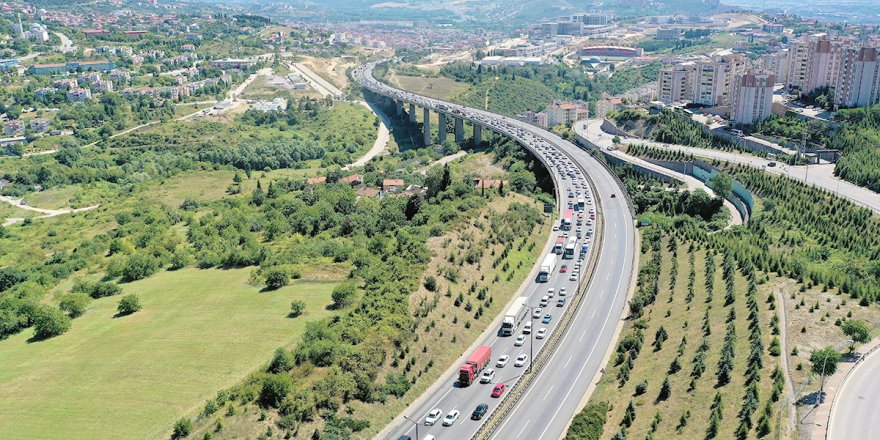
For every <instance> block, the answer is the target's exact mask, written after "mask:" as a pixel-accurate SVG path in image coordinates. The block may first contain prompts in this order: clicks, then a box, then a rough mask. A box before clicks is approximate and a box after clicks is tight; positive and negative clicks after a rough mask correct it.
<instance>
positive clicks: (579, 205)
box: [574, 197, 587, 211]
mask: <svg viewBox="0 0 880 440" xmlns="http://www.w3.org/2000/svg"><path fill="white" fill-rule="evenodd" d="M586 205H587V202H586V201H584V198H583V197H580V198H578V202H577V205H575V207H574V209H575V210H577V211H583V210H584V207H585V206H586Z"/></svg>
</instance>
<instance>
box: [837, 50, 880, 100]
mask: <svg viewBox="0 0 880 440" xmlns="http://www.w3.org/2000/svg"><path fill="white" fill-rule="evenodd" d="M840 58H841V61H840V72H839V76H838V81H837V87H836V88H835V93H834V99H835V103H836V104H838V105H841V106H844V107H862V106H866V105H872V104H876V103H878V102H880V49H878V48H877V47H847V48H845V49H844V50H843V53H842V55H841V57H840Z"/></svg>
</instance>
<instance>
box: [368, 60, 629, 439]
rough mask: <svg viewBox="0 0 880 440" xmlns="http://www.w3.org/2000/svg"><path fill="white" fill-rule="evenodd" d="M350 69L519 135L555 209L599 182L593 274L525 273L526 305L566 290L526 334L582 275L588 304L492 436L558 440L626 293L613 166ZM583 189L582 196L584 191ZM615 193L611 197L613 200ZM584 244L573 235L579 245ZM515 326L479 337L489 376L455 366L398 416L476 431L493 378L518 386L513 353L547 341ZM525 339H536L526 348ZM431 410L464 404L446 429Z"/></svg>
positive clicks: (620, 205)
mask: <svg viewBox="0 0 880 440" xmlns="http://www.w3.org/2000/svg"><path fill="white" fill-rule="evenodd" d="M353 76H354V78H355V80H356V81H358V82H359V83H361V84H362V85H365V86H366V87H367V88H369V89H371V90H373V91H374V92H377V93H379V94H383V95H385V96H390V97H392V98H394V99H398V100H403V101H406V102H414V103H415V104H417V105H419V106H427V107H429V108H432V109H433V110H442V111H444V113H447V114H450V115H452V116H458V117H463V118H464V119H467V120H470V121H472V122H473V121H476V122H477V123H478V124H480V125H481V126H483V127H484V129H485V128H490V129H492V130H493V131H496V132H500V133H504V134H508V135H511V136H512V137H514V138H517V139H518V140H519V141H520V143H521V144H523V145H524V146H526V148H529V149H530V150H532V151H533V153H535V154H536V156H537V157H538V158H539V159H540V160H542V162H544V164H545V166H547V168H548V169H549V170H550V171H551V173H552V174H553V176H554V181H555V182H556V186H557V191H558V196H559V198H560V199H561V201H562V203H560V208H563V207H564V206H565V205H566V203H565V201H567V200H569V197H568V192H569V191H568V189H569V188H571V187H572V186H573V185H574V184H573V182H577V181H578V180H580V179H581V178H582V177H583V175H584V173H585V174H586V176H588V178H589V179H590V180H591V181H592V184H593V185H594V187H595V188H596V191H597V192H596V193H595V194H593V199H592V200H590V203H589V204H587V205H586V207H585V209H586V211H587V212H589V209H591V208H593V209H595V210H596V211H597V215H599V216H602V219H603V221H604V232H603V234H602V235H601V236H600V237H595V239H596V240H598V241H600V242H601V243H600V246H601V248H600V249H599V253H598V255H597V258H598V259H599V261H598V265H597V269H596V272H595V274H594V276H593V278H592V279H591V280H577V281H572V280H570V279H569V274H568V273H559V269H560V265H561V264H567V265H568V268H569V270H570V269H571V268H572V266H573V264H574V262H575V261H577V260H563V261H561V262H560V263H558V264H557V267H556V269H555V270H554V271H553V275H552V276H551V278H550V280H549V282H546V283H537V282H535V280H531V279H530V280H527V281H526V282H527V283H529V284H528V285H527V286H526V289H525V290H524V291H523V292H522V295H524V296H528V297H529V298H530V299H529V301H528V304H530V305H532V306H537V305H538V302H539V300H540V298H541V297H542V296H544V295H545V294H547V291H548V289H549V288H554V289H555V290H556V292H559V291H560V289H561V288H563V287H564V288H566V290H567V296H566V297H565V298H567V299H566V303H565V305H564V306H563V307H557V306H556V301H557V299H558V298H559V297H560V296H559V295H558V294H556V295H555V296H554V297H553V298H551V302H550V304H549V306H548V307H545V308H544V311H543V313H542V315H543V314H546V313H550V314H551V315H552V318H551V320H550V322H549V323H546V324H545V323H541V319H540V318H539V319H535V320H534V323H533V332H532V334H531V335H529V336H530V337H531V336H535V334H536V332H537V331H538V329H540V328H542V327H543V328H546V329H547V331H548V337H549V332H553V331H554V329H555V326H556V325H557V321H558V318H559V316H560V315H561V314H562V312H563V311H564V310H565V309H566V308H567V307H569V305H570V303H571V298H572V295H573V294H574V293H575V292H576V286H577V283H579V282H581V281H583V282H588V283H589V288H588V290H587V291H586V293H584V294H585V295H587V298H586V301H585V303H583V304H582V305H581V307H580V308H579V309H578V310H577V311H576V315H575V316H574V319H573V322H572V325H571V327H570V328H569V330H568V332H567V333H566V334H565V336H564V338H563V339H562V340H561V342H560V345H559V346H558V347H557V348H556V350H555V352H554V353H553V355H552V357H551V358H550V360H549V361H548V362H547V363H546V364H545V365H544V367H543V369H542V371H541V372H539V376H538V377H537V378H536V381H535V382H534V384H533V385H532V387H530V389H529V391H528V394H527V395H526V396H525V398H523V399H521V400H520V401H519V402H518V405H517V406H516V407H515V409H514V410H513V412H512V414H511V415H510V416H509V417H507V419H506V421H505V423H504V424H503V425H502V426H500V428H499V429H498V431H497V432H496V433H495V435H494V438H498V439H515V438H523V439H540V438H554V439H555V438H558V437H559V436H560V435H561V434H562V433H563V430H564V429H565V426H566V425H567V424H568V422H569V420H571V417H572V416H573V415H574V413H575V411H576V407H577V406H578V404H579V402H580V401H581V400H582V398H583V397H584V394H585V393H586V391H587V389H588V387H589V386H590V382H591V380H592V378H593V376H594V375H595V374H596V373H597V372H598V371H599V369H600V368H602V363H603V359H604V356H605V353H606V352H607V350H609V349H610V348H611V344H612V341H613V339H614V333H615V329H616V327H617V324H618V322H619V320H620V318H621V316H622V313H623V306H624V303H625V300H626V296H627V293H628V292H629V287H630V282H631V280H632V275H633V270H634V265H633V263H634V253H635V248H634V243H635V237H634V226H633V225H634V219H633V217H632V215H631V213H630V211H629V208H628V207H627V206H626V201H625V198H624V197H623V193H622V191H623V190H622V189H621V188H620V187H618V186H617V182H616V181H615V179H614V178H613V176H612V175H611V174H610V172H609V171H607V170H606V169H605V168H604V167H602V165H600V164H599V163H598V162H597V161H596V160H595V159H593V158H592V157H590V156H589V155H588V154H587V153H585V152H583V151H582V150H580V149H579V148H577V147H576V146H574V145H573V144H571V143H569V142H567V141H564V140H563V139H561V138H559V137H558V136H555V135H553V134H551V133H549V132H547V131H545V130H541V129H539V128H537V127H534V126H532V125H529V124H525V123H523V122H520V121H516V120H513V119H511V118H507V117H502V116H499V115H496V114H493V113H489V112H485V111H481V110H477V109H471V108H465V107H461V106H457V105H453V104H449V103H444V102H442V101H437V100H433V99H430V98H426V97H423V96H420V95H415V94H412V93H408V92H404V91H401V90H397V89H392V88H390V87H388V86H386V85H383V84H378V83H377V82H376V81H375V80H374V79H373V78H372V68H371V67H370V66H366V67H362V68H360V69H356V70H355V71H354V72H353ZM572 159H573V160H572ZM572 176H574V177H572ZM572 189H573V190H575V191H577V189H578V188H577V186H575V187H574V188H572ZM583 192H584V194H585V195H586V194H587V193H589V190H584V191H583ZM612 194H616V195H618V197H612ZM596 198H598V202H599V203H598V206H597V205H596V204H594V203H595V199H596ZM587 216H588V214H587ZM585 234H586V230H585ZM587 241H588V242H589V241H592V240H587ZM582 242H583V241H579V242H578V247H580V246H581V243H582ZM592 245H593V243H590V246H592ZM588 255H590V254H588ZM541 258H543V256H542V257H541ZM521 328H522V326H520V327H518V328H517V331H516V332H515V333H514V335H513V336H510V337H499V336H497V334H496V333H495V332H490V334H489V336H488V337H486V338H485V340H483V341H481V344H485V345H490V346H491V347H492V362H491V363H490V367H491V368H493V369H495V371H496V373H495V377H494V379H493V380H492V381H491V382H490V384H479V383H475V384H472V385H470V386H468V387H461V386H459V384H458V383H457V371H455V372H452V373H450V374H447V375H444V376H443V377H441V378H440V386H435V387H432V388H431V389H430V390H429V391H428V394H427V395H425V396H423V398H422V399H420V400H419V403H418V404H417V405H414V406H411V408H409V409H408V411H407V413H406V414H405V415H406V416H408V417H409V418H410V419H411V420H413V421H414V422H416V423H418V424H419V428H418V437H419V438H425V436H427V435H434V436H435V437H436V438H437V439H467V438H470V437H471V436H472V435H473V434H474V433H475V432H476V431H477V430H478V429H479V427H480V425H481V424H482V423H483V422H484V420H485V418H484V420H481V421H474V420H471V419H470V415H471V412H472V411H473V410H474V408H475V407H476V406H477V405H478V404H480V403H485V404H487V405H489V408H490V410H489V411H490V413H491V411H492V410H493V409H494V408H495V407H496V406H497V405H498V402H499V399H493V398H491V397H490V394H491V391H492V387H493V385H494V384H496V383H499V382H503V383H505V384H507V385H508V386H510V385H513V384H515V383H516V382H517V381H518V380H519V378H520V376H521V375H522V374H523V373H524V372H525V370H526V368H527V366H528V364H526V365H524V366H523V367H515V366H514V359H515V358H516V357H517V356H519V355H520V354H530V352H531V353H532V354H536V353H538V350H539V349H540V348H541V346H542V344H543V343H544V342H545V341H546V339H541V340H539V339H527V340H526V342H525V344H524V345H522V346H515V344H514V341H515V338H516V336H517V335H519V334H520V331H521ZM530 344H534V345H533V346H532V347H531V350H530ZM505 354H506V355H510V357H511V359H510V362H509V363H508V364H507V365H506V366H505V367H498V368H496V366H495V363H496V360H497V359H498V357H499V356H501V355H505ZM529 361H531V355H530V359H529ZM435 408H439V409H440V410H442V412H443V415H444V416H445V415H446V414H448V413H449V411H451V410H453V409H455V410H458V411H461V415H460V416H459V418H458V419H457V420H456V421H455V422H454V423H453V424H452V426H448V427H444V426H442V421H438V422H437V423H436V424H435V425H433V426H425V425H424V419H425V416H426V415H427V414H428V412H430V411H431V410H432V409H435ZM401 435H409V436H412V438H416V427H415V425H414V423H413V422H409V421H406V420H402V419H400V418H398V419H395V421H394V422H393V426H392V427H391V429H390V433H389V434H388V435H387V436H385V437H386V438H390V439H397V438H398V437H400V436H401Z"/></svg>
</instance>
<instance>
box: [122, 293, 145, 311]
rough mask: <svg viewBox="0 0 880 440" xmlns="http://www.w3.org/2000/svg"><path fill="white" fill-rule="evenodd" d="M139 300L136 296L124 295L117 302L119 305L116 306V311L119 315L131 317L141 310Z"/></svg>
mask: <svg viewBox="0 0 880 440" xmlns="http://www.w3.org/2000/svg"><path fill="white" fill-rule="evenodd" d="M142 308H143V306H142V305H141V300H140V298H138V296H137V295H135V294H131V295H125V296H124V297H123V298H122V299H121V300H119V305H118V306H116V311H117V312H118V313H119V314H120V315H131V314H132V313H134V312H137V311H138V310H140V309H142Z"/></svg>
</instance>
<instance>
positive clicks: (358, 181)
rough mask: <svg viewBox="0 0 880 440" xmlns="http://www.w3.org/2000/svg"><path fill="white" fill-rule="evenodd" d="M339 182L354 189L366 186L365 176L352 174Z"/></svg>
mask: <svg viewBox="0 0 880 440" xmlns="http://www.w3.org/2000/svg"><path fill="white" fill-rule="evenodd" d="M339 181H340V182H343V183H347V184H349V185H351V187H352V188H360V187H361V186H363V184H364V176H361V175H360V174H352V175H350V176H345V177H343V178H341V179H339Z"/></svg>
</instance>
